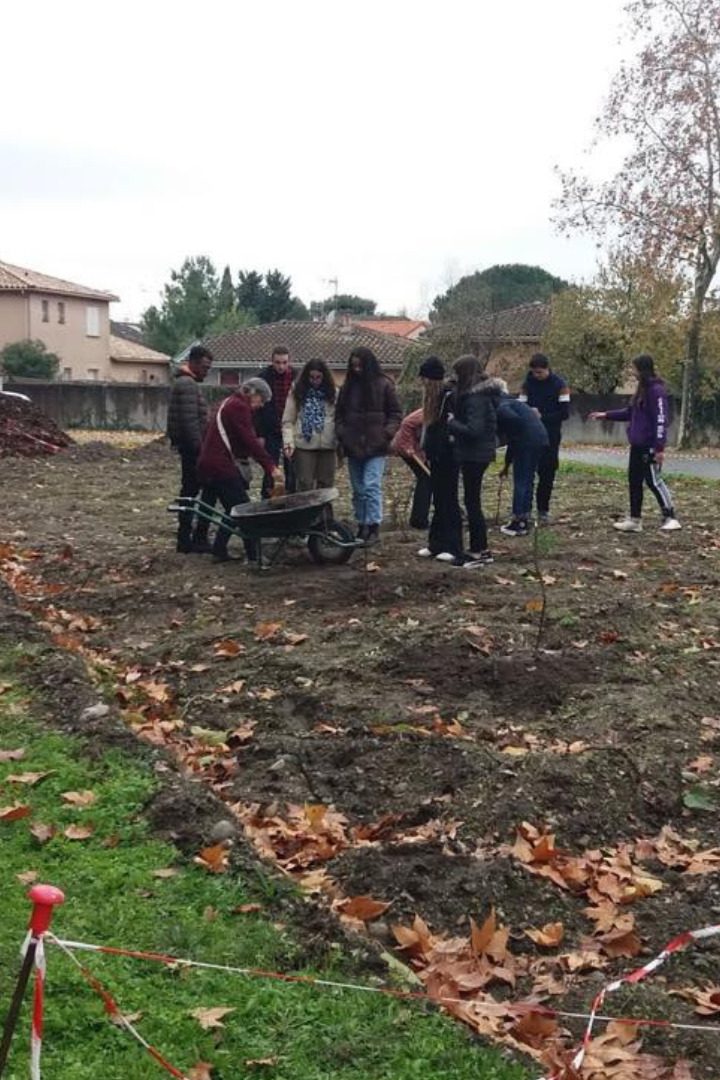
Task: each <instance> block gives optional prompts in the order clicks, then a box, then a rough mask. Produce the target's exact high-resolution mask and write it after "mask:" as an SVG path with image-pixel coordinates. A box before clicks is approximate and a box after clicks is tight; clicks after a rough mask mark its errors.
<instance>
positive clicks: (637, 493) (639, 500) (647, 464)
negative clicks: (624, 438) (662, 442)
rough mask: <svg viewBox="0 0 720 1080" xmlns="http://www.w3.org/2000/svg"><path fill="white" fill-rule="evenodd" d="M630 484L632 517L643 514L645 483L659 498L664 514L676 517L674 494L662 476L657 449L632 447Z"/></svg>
mask: <svg viewBox="0 0 720 1080" xmlns="http://www.w3.org/2000/svg"><path fill="white" fill-rule="evenodd" d="M628 484H629V485H630V517H634V518H639V517H640V515H641V514H642V504H643V485H644V484H647V486H648V487H649V488H650V490H651V491H652V493H653V495H654V496H655V498H656V499H657V501H658V505H659V506H660V510H661V511H662V516H663V517H664V518H671V517H675V511H674V509H673V504H672V496H671V494H670V491H669V489H668V486H667V484H666V483H665V481H664V480H663V478H662V474H661V471H660V466H659V465H658V464H657V462H656V461H655V451H654V450H653V449H652V448H651V447H649V446H631V447H630V460H629V462H628Z"/></svg>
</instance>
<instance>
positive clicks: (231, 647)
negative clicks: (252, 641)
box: [191, 638, 245, 670]
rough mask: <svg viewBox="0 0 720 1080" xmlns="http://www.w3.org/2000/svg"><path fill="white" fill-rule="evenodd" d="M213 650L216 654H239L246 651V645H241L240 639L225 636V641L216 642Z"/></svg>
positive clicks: (226, 655)
mask: <svg viewBox="0 0 720 1080" xmlns="http://www.w3.org/2000/svg"><path fill="white" fill-rule="evenodd" d="M213 652H214V653H215V655H216V656H222V657H229V656H238V655H239V654H240V653H241V652H245V646H244V645H241V644H240V642H239V641H233V640H232V639H231V638H225V639H224V640H223V641H216V642H215V644H214V645H213ZM191 670H192V668H191ZM203 670H204V668H203Z"/></svg>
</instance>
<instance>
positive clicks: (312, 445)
mask: <svg viewBox="0 0 720 1080" xmlns="http://www.w3.org/2000/svg"><path fill="white" fill-rule="evenodd" d="M282 432H283V446H293V447H295V449H296V450H334V449H335V447H336V446H337V440H336V438H335V405H334V404H333V405H331V404H330V403H329V402H327V401H326V402H325V427H324V428H323V430H322V431H313V433H312V435H311V436H310V438H309V439H306V438H305V437H304V436H303V433H302V423H301V411H300V409H298V405H297V401H296V400H295V395H294V394H293V392H292V390H291V391H290V393H289V394H288V399H287V401H286V402H285V412H284V413H283V419H282Z"/></svg>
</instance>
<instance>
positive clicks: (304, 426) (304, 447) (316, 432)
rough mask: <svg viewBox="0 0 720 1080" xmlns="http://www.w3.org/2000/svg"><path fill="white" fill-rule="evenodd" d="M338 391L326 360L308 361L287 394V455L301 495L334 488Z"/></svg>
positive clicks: (285, 447)
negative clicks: (319, 489) (292, 465)
mask: <svg viewBox="0 0 720 1080" xmlns="http://www.w3.org/2000/svg"><path fill="white" fill-rule="evenodd" d="M336 397H337V389H336V386H335V380H334V379H333V377H332V372H331V371H330V368H329V367H328V365H327V364H326V363H325V361H324V360H308V362H307V364H305V366H304V368H303V369H302V371H301V372H300V374H299V376H298V378H297V379H296V380H295V382H294V384H293V387H292V389H291V391H290V393H289V394H288V398H287V401H286V403H285V411H284V413H283V421H282V430H283V446H284V453H285V456H286V457H287V458H292V461H293V464H294V466H295V476H296V481H297V490H298V491H314V490H315V489H316V488H331V487H333V486H334V484H335V470H336V468H337V440H336V438H335V399H336Z"/></svg>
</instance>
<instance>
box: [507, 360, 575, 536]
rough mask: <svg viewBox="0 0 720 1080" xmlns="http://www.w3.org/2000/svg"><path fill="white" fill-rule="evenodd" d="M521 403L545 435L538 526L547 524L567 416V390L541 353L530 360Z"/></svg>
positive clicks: (538, 501) (568, 389) (538, 499)
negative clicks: (539, 422)
mask: <svg viewBox="0 0 720 1080" xmlns="http://www.w3.org/2000/svg"><path fill="white" fill-rule="evenodd" d="M519 400H520V401H524V402H525V404H526V405H529V406H530V408H531V409H535V410H536V411H537V413H538V414H539V416H540V419H541V420H542V422H543V424H544V426H545V430H546V431H547V433H548V445H547V446H546V447H545V449H544V450H543V451H542V453H541V455H540V459H539V461H538V469H537V476H538V484H537V494H536V499H537V510H538V520H539V522H540V524H541V525H547V523H548V521H549V520H550V499H551V497H552V492H553V486H554V484H555V474H556V472H557V470H558V465H559V464H560V456H559V455H560V441H561V439H562V425H563V421H564V420H567V418H568V417H569V415H570V388H569V387H568V385H567V383H566V382H565V380H564V379H563V377H562V375H558V374H557V373H556V372H555V371H553V370H552V369H551V367H550V361H549V360H548V358H547V356H545V355H544V353H535V355H534V356H531V357H530V368H529V370H528V373H527V378H526V379H525V382H524V383H523V385H522V389H521V391H520V397H519Z"/></svg>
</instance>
